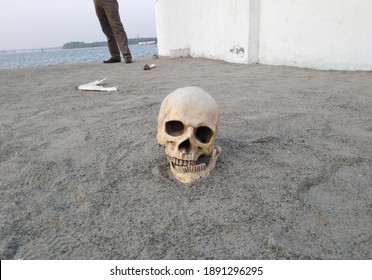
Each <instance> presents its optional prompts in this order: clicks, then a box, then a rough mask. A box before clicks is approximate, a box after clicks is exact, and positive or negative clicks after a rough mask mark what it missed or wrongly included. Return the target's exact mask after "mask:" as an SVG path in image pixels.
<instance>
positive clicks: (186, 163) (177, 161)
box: [168, 156, 196, 167]
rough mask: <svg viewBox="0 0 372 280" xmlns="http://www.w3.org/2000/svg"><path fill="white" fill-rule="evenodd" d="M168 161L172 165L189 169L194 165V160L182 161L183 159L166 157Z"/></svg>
mask: <svg viewBox="0 0 372 280" xmlns="http://www.w3.org/2000/svg"><path fill="white" fill-rule="evenodd" d="M168 161H169V162H172V163H173V164H175V165H177V166H189V167H192V166H194V165H195V163H196V161H195V160H184V159H178V158H175V157H169V156H168Z"/></svg>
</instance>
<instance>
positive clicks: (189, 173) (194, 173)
mask: <svg viewBox="0 0 372 280" xmlns="http://www.w3.org/2000/svg"><path fill="white" fill-rule="evenodd" d="M170 168H171V171H172V173H173V176H174V177H176V178H177V179H178V180H179V181H181V182H182V183H191V182H193V181H195V180H197V179H200V178H201V177H204V176H207V172H206V170H207V169H208V167H207V166H206V164H205V163H201V164H197V165H191V166H178V165H175V164H174V163H172V162H171V163H170Z"/></svg>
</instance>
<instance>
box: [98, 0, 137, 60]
mask: <svg viewBox="0 0 372 280" xmlns="http://www.w3.org/2000/svg"><path fill="white" fill-rule="evenodd" d="M94 6H95V8H96V14H97V17H98V20H99V22H100V24H101V28H102V31H103V33H104V34H105V35H106V37H107V42H108V48H109V51H110V54H111V57H115V58H118V57H120V51H121V53H122V54H123V56H124V57H126V56H131V53H130V50H129V47H128V38H127V34H126V33H125V30H124V27H123V24H122V23H121V20H120V14H119V4H118V1H117V0H94ZM119 49H120V50H119Z"/></svg>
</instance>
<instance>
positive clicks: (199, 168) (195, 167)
mask: <svg viewBox="0 0 372 280" xmlns="http://www.w3.org/2000/svg"><path fill="white" fill-rule="evenodd" d="M171 164H172V166H173V168H174V169H176V170H177V172H181V173H197V172H202V171H204V170H205V169H206V164H205V163H201V164H198V165H191V166H179V165H175V164H174V163H171Z"/></svg>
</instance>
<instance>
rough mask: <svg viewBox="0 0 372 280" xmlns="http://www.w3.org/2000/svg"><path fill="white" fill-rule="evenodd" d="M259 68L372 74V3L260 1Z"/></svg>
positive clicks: (354, 0)
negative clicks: (277, 67)
mask: <svg viewBox="0 0 372 280" xmlns="http://www.w3.org/2000/svg"><path fill="white" fill-rule="evenodd" d="M259 29H260V31H259V34H260V36H259V63H262V64H274V65H281V64H283V65H290V66H298V67H309V68H316V69H338V70H341V69H343V70H372V0H280V1H278V0H261V5H260V28H259Z"/></svg>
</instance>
